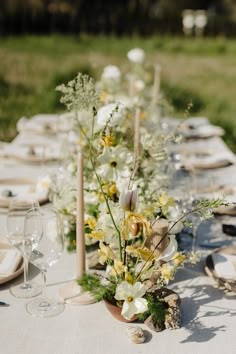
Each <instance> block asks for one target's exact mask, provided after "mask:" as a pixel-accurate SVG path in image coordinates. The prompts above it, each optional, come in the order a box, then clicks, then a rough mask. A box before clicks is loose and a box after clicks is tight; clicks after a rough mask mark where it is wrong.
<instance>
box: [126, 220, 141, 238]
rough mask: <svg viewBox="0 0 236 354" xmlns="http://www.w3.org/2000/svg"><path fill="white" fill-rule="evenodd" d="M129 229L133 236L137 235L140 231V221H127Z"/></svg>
mask: <svg viewBox="0 0 236 354" xmlns="http://www.w3.org/2000/svg"><path fill="white" fill-rule="evenodd" d="M129 231H130V233H131V234H132V235H133V236H137V235H138V233H139V231H140V223H138V222H131V223H129Z"/></svg>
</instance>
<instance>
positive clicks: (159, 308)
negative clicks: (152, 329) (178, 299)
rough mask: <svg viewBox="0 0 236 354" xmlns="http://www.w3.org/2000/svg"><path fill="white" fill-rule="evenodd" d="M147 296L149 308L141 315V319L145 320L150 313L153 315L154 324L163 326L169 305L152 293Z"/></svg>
mask: <svg viewBox="0 0 236 354" xmlns="http://www.w3.org/2000/svg"><path fill="white" fill-rule="evenodd" d="M145 298H146V300H147V302H148V310H147V311H145V312H144V313H141V314H140V315H139V320H140V321H142V322H144V321H145V320H146V319H147V318H148V317H149V316H150V315H152V319H153V324H154V325H157V324H158V325H159V326H162V325H163V324H164V322H165V316H166V313H167V307H168V305H167V304H166V303H165V302H164V301H161V300H159V299H158V298H157V297H156V296H155V295H154V294H151V293H148V294H147V295H146V296H145Z"/></svg>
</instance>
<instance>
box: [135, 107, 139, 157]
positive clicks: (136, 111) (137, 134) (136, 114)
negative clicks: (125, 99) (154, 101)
mask: <svg viewBox="0 0 236 354" xmlns="http://www.w3.org/2000/svg"><path fill="white" fill-rule="evenodd" d="M134 153H135V157H136V158H137V159H138V158H139V155H140V108H136V110H135V115H134Z"/></svg>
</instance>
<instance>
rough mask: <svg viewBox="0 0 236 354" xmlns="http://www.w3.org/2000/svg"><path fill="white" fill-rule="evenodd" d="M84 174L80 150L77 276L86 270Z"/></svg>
mask: <svg viewBox="0 0 236 354" xmlns="http://www.w3.org/2000/svg"><path fill="white" fill-rule="evenodd" d="M84 237H85V235H84V174H83V154H82V152H81V151H80V152H79V153H78V159H77V213H76V277H77V278H79V277H81V276H82V275H83V274H84V272H85V239H84Z"/></svg>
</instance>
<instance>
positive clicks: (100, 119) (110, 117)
mask: <svg viewBox="0 0 236 354" xmlns="http://www.w3.org/2000/svg"><path fill="white" fill-rule="evenodd" d="M124 111H125V107H124V106H123V105H118V104H116V103H110V104H107V105H106V106H103V107H101V108H99V110H98V113H97V125H98V126H99V127H104V126H105V125H106V124H107V122H108V121H109V125H111V126H115V125H118V124H121V121H122V119H123V118H124V113H125V112H124Z"/></svg>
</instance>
